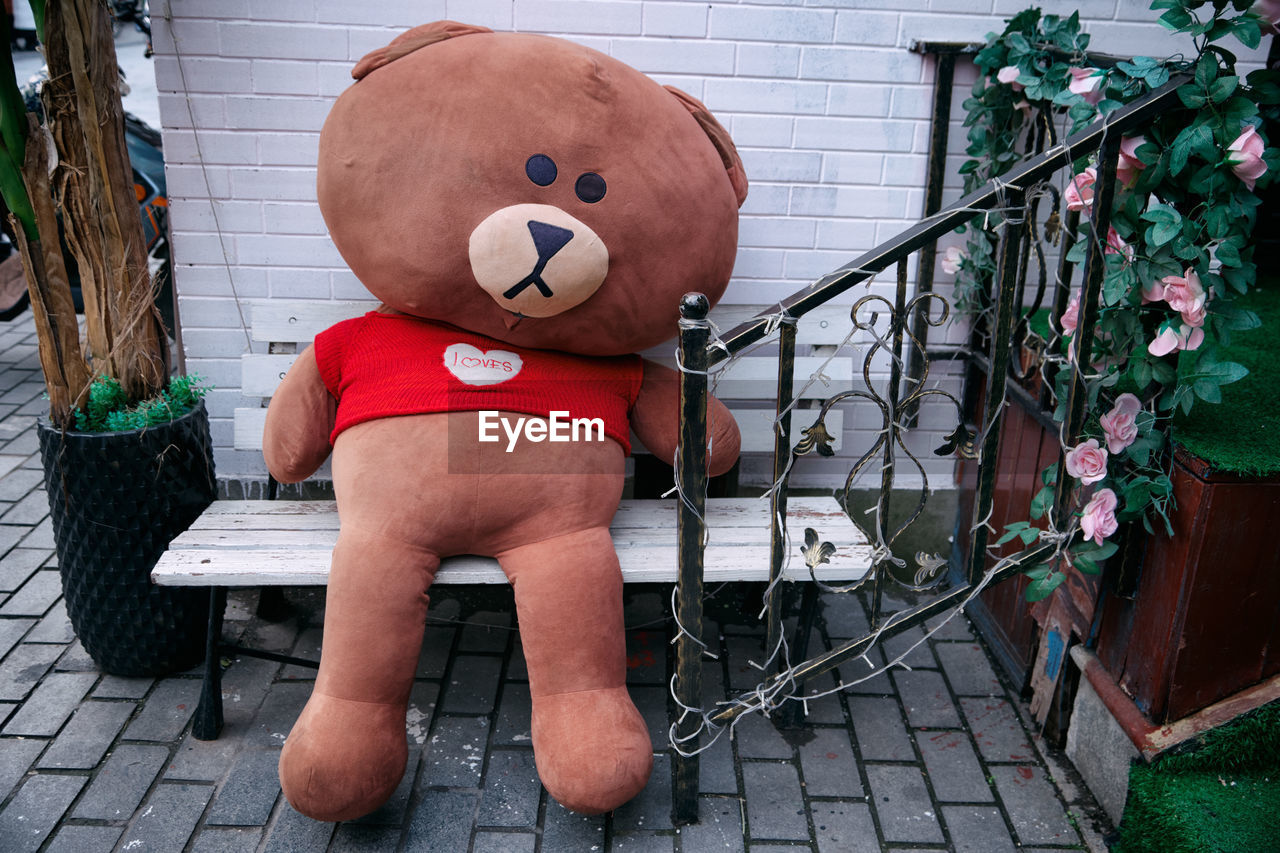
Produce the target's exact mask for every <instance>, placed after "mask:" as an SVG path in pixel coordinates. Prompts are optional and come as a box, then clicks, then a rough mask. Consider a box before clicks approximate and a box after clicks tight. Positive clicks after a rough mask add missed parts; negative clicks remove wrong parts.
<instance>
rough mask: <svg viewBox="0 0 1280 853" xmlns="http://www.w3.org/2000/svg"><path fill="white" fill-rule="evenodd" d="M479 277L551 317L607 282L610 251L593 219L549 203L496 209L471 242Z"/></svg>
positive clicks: (517, 304) (503, 298)
mask: <svg viewBox="0 0 1280 853" xmlns="http://www.w3.org/2000/svg"><path fill="white" fill-rule="evenodd" d="M468 252H469V255H470V259H471V271H472V274H473V275H474V276H475V278H476V282H477V283H478V284H479V285H480V287H481V289H483V290H484V291H485V292H486V293H488V294H489V296H491V297H492V298H493V300H494V301H495V302H497V303H498V304H499V305H501V306H502V307H503V308H505V309H507V310H508V311H512V312H514V313H517V314H523V315H524V316H526V317H551V316H554V315H556V314H560V313H562V312H564V311H568V310H569V309H570V308H572V307H574V306H575V305H579V304H581V303H582V302H584V301H586V300H587V299H588V298H589V297H590V296H591V294H593V293H595V292H596V291H597V290H598V289H599V288H600V285H601V284H603V283H604V277H605V274H606V273H607V272H608V269H609V252H608V249H607V248H606V247H605V245H604V243H603V242H602V241H601V240H600V238H599V237H598V236H597V235H596V233H595V232H594V231H592V230H591V229H590V228H589V227H588V226H587V225H585V224H584V223H582V222H581V221H580V220H578V219H576V218H575V217H573V216H572V215H570V214H569V213H567V212H566V211H564V210H562V209H560V208H558V207H554V206H552V205H547V204H516V205H511V206H510V207H504V208H502V209H501V210H498V211H495V212H494V213H492V214H490V215H489V216H488V217H487V218H486V219H485V220H484V221H483V222H481V223H480V224H479V225H477V226H476V228H475V230H474V231H472V232H471V239H470V243H469V245H468Z"/></svg>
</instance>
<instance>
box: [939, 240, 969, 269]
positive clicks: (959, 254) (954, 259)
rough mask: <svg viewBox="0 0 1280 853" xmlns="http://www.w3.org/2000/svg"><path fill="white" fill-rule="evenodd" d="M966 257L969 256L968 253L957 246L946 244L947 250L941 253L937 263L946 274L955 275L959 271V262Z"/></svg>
mask: <svg viewBox="0 0 1280 853" xmlns="http://www.w3.org/2000/svg"><path fill="white" fill-rule="evenodd" d="M967 257H969V255H968V253H966V252H965V250H964V249H961V248H960V247H959V246H948V247H947V250H946V251H945V252H943V253H942V260H941V261H939V262H938V264H939V266H941V267H942V271H943V272H944V273H946V274H947V275H955V274H956V273H958V272H960V264H961V262H963V261H964V259H965V258H967Z"/></svg>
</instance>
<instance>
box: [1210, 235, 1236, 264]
mask: <svg viewBox="0 0 1280 853" xmlns="http://www.w3.org/2000/svg"><path fill="white" fill-rule="evenodd" d="M1213 254H1214V257H1216V258H1217V259H1218V261H1219V262H1220V263H1221V264H1222V265H1223V266H1224V267H1238V266H1240V263H1241V262H1240V250H1239V249H1237V248H1236V246H1235V244H1234V243H1232V242H1231V241H1229V240H1224V241H1223V242H1221V243H1219V244H1218V247H1217V248H1216V249H1215V250H1214V253H1213Z"/></svg>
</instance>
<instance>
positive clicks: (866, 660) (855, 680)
mask: <svg viewBox="0 0 1280 853" xmlns="http://www.w3.org/2000/svg"><path fill="white" fill-rule="evenodd" d="M836 671H837V673H838V675H839V677H840V681H841V683H842V684H844V685H845V687H844V692H846V693H849V694H851V695H852V694H859V695H884V694H886V693H892V692H893V683H892V682H890V681H889V673H888V671H886V670H885V668H884V650H883V649H881V648H880V647H879V646H874V647H872V648H871V649H869V650H868V651H867V653H866V655H865V656H864V657H858V658H854V659H853V660H850V661H845V662H844V663H842V664H840V666H839V668H838V669H837V670H836Z"/></svg>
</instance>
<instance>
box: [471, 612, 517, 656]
mask: <svg viewBox="0 0 1280 853" xmlns="http://www.w3.org/2000/svg"><path fill="white" fill-rule="evenodd" d="M514 630H515V629H514V628H513V627H512V625H511V613H510V611H508V612H505V613H498V612H495V611H492V610H482V611H480V612H478V613H473V614H471V615H470V616H468V617H467V621H466V624H465V625H463V626H462V635H461V636H459V637H458V651H459V652H496V653H499V654H501V653H502V652H504V651H506V649H507V643H509V642H511V634H512V633H513V632H514Z"/></svg>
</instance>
